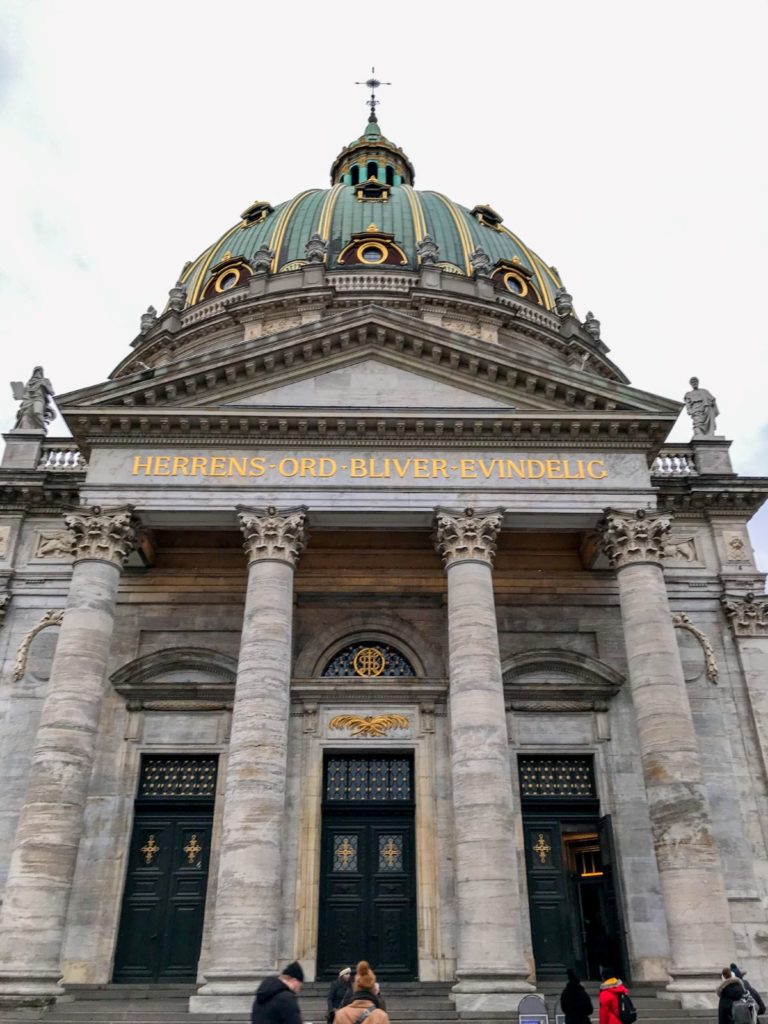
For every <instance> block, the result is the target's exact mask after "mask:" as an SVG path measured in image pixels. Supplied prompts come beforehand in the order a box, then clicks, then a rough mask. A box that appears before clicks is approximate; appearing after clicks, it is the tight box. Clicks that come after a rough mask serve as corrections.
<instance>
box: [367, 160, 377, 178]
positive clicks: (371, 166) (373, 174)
mask: <svg viewBox="0 0 768 1024" xmlns="http://www.w3.org/2000/svg"><path fill="white" fill-rule="evenodd" d="M366 174H367V175H368V177H369V178H378V176H379V165H378V164H377V163H376V161H375V160H369V161H368V169H367V171H366Z"/></svg>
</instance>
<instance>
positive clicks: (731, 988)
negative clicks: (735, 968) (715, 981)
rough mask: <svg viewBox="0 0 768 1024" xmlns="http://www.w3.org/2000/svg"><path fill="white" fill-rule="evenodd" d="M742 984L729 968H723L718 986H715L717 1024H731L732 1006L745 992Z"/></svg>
mask: <svg viewBox="0 0 768 1024" xmlns="http://www.w3.org/2000/svg"><path fill="white" fill-rule="evenodd" d="M746 991H747V990H746V988H745V986H744V982H743V981H742V980H741V978H737V977H736V976H735V975H734V974H732V973H731V969H730V967H724V968H723V974H722V978H721V979H720V984H719V985H718V986H717V994H718V995H719V996H720V1001H719V1002H718V1004H717V1024H733V1004H734V1003H736V1002H738V1000H739V999H741V997H742V996H743V995H744V993H745V992H746Z"/></svg>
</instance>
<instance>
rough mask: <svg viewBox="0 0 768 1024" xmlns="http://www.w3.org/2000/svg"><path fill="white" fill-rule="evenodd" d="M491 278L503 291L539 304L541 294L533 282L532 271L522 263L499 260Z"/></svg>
mask: <svg viewBox="0 0 768 1024" xmlns="http://www.w3.org/2000/svg"><path fill="white" fill-rule="evenodd" d="M491 280H492V281H493V283H494V284H495V286H496V287H497V288H498V289H499V290H500V291H503V292H508V293H510V294H511V295H516V296H517V297H518V298H520V299H527V300H528V301H529V302H536V303H538V305H541V304H542V302H541V296H540V295H539V293H538V291H537V289H536V286H535V285H534V283H533V272H532V271H530V270H529V269H528V267H525V266H523V264H522V263H517V262H512V261H509V260H500V261H499V263H497V264H496V266H495V267H494V270H493V273H492V274H491Z"/></svg>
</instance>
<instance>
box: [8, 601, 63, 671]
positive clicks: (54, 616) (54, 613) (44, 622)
mask: <svg viewBox="0 0 768 1024" xmlns="http://www.w3.org/2000/svg"><path fill="white" fill-rule="evenodd" d="M63 621H64V609H63V608H56V609H51V610H50V611H48V612H46V613H45V615H44V616H43V617H42V619H40V621H39V622H38V623H37V625H35V626H33V627H32V629H30V630H29V632H28V633H25V634H24V637H23V638H22V641H21V643H20V644H19V649H18V651H17V652H16V660H15V661H14V663H13V671H12V672H11V679H13V681H14V682H15V683H18V681H19V680H20V679H23V678H24V673H25V672H26V671H27V657H28V655H29V648H30V647H31V646H32V641H33V640H34V639H35V637H36V636H37V634H38V633H40V632H41V631H42V630H44V629H47V628H48V626H60V625H61V624H62V622H63Z"/></svg>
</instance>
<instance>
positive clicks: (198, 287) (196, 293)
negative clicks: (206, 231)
mask: <svg viewBox="0 0 768 1024" xmlns="http://www.w3.org/2000/svg"><path fill="white" fill-rule="evenodd" d="M239 230H240V224H239V223H238V224H235V226H234V227H233V228H230V229H229V231H225V232H224V234H223V235H222V236H221V238H220V239H219V240H218V241H217V242H214V244H213V245H212V246H211V248H210V249H209V250H208V259H207V260H205V262H204V263H203V265H202V267H201V268H200V270H199V271H198V273H197V278H196V280H195V286H194V288H193V290H192V296H191V298H190V300H189V303H188V305H190V306H194V305H195V303H196V302H197V301H198V300H199V298H200V292H201V291H202V290H203V287H204V285H203V282H204V279H205V275H206V274H207V273H208V271H209V269H210V267H211V264H212V263H213V258H214V256H215V255H216V253H217V252H218V251H219V249H220V248H221V247H222V245H224V243H225V242H227V241H229V239H230V238H231V237H232V235H234V233H235V232H236V231H239Z"/></svg>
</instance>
